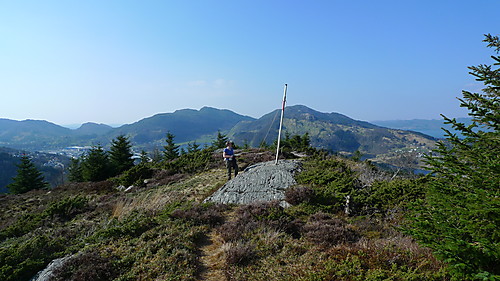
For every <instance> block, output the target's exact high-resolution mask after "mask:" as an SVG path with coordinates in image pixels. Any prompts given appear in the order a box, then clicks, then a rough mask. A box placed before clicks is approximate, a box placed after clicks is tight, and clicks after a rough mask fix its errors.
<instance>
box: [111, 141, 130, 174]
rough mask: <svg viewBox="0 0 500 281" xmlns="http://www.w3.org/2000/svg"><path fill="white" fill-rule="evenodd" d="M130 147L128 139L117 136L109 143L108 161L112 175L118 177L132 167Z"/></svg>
mask: <svg viewBox="0 0 500 281" xmlns="http://www.w3.org/2000/svg"><path fill="white" fill-rule="evenodd" d="M132 156H134V153H132V145H131V144H130V141H129V139H128V137H125V136H124V135H119V136H117V137H116V139H113V140H112V141H111V149H110V151H109V160H110V164H111V168H112V174H113V175H119V174H121V173H123V172H125V171H127V170H129V169H130V168H132V167H133V166H134V159H133V158H132Z"/></svg>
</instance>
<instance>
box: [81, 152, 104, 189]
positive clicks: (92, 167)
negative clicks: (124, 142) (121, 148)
mask: <svg viewBox="0 0 500 281" xmlns="http://www.w3.org/2000/svg"><path fill="white" fill-rule="evenodd" d="M82 175H83V179H84V180H85V181H102V180H106V179H108V178H109V177H110V176H111V169H110V162H109V157H108V154H107V152H106V151H104V149H103V148H102V146H101V145H96V146H92V148H91V149H90V150H89V152H88V153H87V154H86V155H84V157H83V160H82Z"/></svg>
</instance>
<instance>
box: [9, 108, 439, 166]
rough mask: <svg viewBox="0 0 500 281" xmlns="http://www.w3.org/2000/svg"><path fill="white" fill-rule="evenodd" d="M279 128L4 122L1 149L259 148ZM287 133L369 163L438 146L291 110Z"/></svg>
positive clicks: (247, 121) (149, 121)
mask: <svg viewBox="0 0 500 281" xmlns="http://www.w3.org/2000/svg"><path fill="white" fill-rule="evenodd" d="M379 124H382V125H387V126H388V125H390V124H384V123H379ZM278 126H279V110H275V111H273V112H270V113H268V114H266V115H264V116H262V117H261V118H259V119H255V118H252V117H249V116H244V115H240V114H237V113H235V112H232V111H230V110H221V109H216V108H210V107H204V108H202V109H200V110H193V109H182V110H177V111H175V112H173V113H163V114H157V115H154V116H151V117H148V118H145V119H142V120H139V121H137V122H135V123H133V124H127V125H123V126H120V127H118V128H113V127H111V126H108V125H104V124H95V123H86V124H83V125H82V126H81V127H80V128H78V129H68V128H65V127H62V126H59V125H56V124H53V123H49V122H47V121H38V120H25V121H13V120H8V119H0V146H5V147H11V148H16V149H21V150H29V151H48V150H57V149H62V148H64V147H69V146H85V145H95V144H101V145H103V146H105V147H106V146H108V145H109V144H110V141H111V140H112V139H114V138H115V137H116V136H118V135H120V134H124V135H126V136H128V137H129V138H130V141H131V143H132V144H133V146H134V149H136V150H139V149H144V150H146V151H151V150H152V149H154V148H159V149H162V146H163V145H165V136H166V134H167V132H171V133H172V134H174V135H175V141H176V142H177V143H178V144H186V143H187V142H191V141H196V142H197V143H198V144H204V143H211V142H212V141H213V140H214V139H215V138H216V135H217V132H218V131H220V132H222V133H223V134H226V135H227V136H228V137H229V138H231V139H233V140H234V141H235V142H236V143H237V144H240V145H242V144H249V145H250V146H253V147H257V146H259V144H261V143H262V142H265V143H267V144H272V143H273V142H274V140H275V139H276V138H277V135H278ZM387 126H386V127H387ZM283 128H284V131H285V132H286V133H288V134H290V135H294V134H298V135H303V134H305V133H308V134H309V136H310V138H311V142H312V145H313V146H315V147H319V148H324V149H327V150H330V151H333V152H336V153H341V154H346V155H349V154H351V153H353V152H355V151H360V152H361V153H362V154H363V155H365V158H373V159H375V158H377V157H381V155H387V154H391V153H392V154H394V153H395V151H397V150H399V151H403V150H409V149H413V150H415V149H421V150H422V149H423V150H428V149H429V148H431V147H432V146H433V145H434V143H435V141H436V139H435V138H434V137H431V136H428V135H425V134H422V133H418V132H412V131H408V130H401V129H389V128H385V127H381V126H378V125H375V124H371V123H368V122H364V121H358V120H354V119H351V118H349V117H347V116H345V115H342V114H339V113H322V112H318V111H315V110H313V109H311V108H308V107H306V106H303V105H296V106H290V107H287V108H286V110H285V119H284V125H283Z"/></svg>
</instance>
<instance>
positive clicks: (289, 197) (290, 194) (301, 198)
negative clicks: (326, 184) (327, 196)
mask: <svg viewBox="0 0 500 281" xmlns="http://www.w3.org/2000/svg"><path fill="white" fill-rule="evenodd" d="M313 197H314V190H313V189H312V188H310V187H308V186H294V187H291V188H288V189H287V190H286V191H285V201H286V202H288V203H290V204H292V205H298V204H300V203H308V202H310V201H311V199H312V198H313Z"/></svg>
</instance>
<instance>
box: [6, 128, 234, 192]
mask: <svg viewBox="0 0 500 281" xmlns="http://www.w3.org/2000/svg"><path fill="white" fill-rule="evenodd" d="M227 141H228V138H227V136H226V135H224V134H222V133H221V132H220V131H218V133H217V137H216V139H215V140H214V141H213V142H212V144H211V145H210V146H208V147H207V146H205V147H204V148H203V149H202V148H201V147H200V145H199V144H197V143H196V141H193V142H189V143H188V144H187V148H186V149H184V148H180V145H177V144H176V143H175V135H174V134H172V133H171V132H167V134H166V139H165V142H166V144H165V145H164V146H163V149H164V150H163V152H162V153H161V154H160V155H153V157H149V156H148V153H147V152H145V151H144V150H143V151H141V154H140V162H139V163H143V164H144V163H148V162H149V161H154V162H168V161H173V160H175V159H177V158H179V157H180V156H183V155H187V154H194V153H197V152H200V151H202V150H213V149H217V148H223V147H225V146H226V142H227ZM133 156H134V152H133V150H132V144H131V142H130V139H129V137H127V136H125V135H119V136H117V137H116V138H114V139H113V140H111V146H110V149H109V151H106V150H105V149H104V147H103V146H102V145H101V144H97V145H93V146H92V147H91V148H90V150H89V151H87V152H86V153H84V154H83V155H82V156H81V157H78V158H73V159H71V164H70V166H69V168H68V170H69V174H68V180H69V181H70V182H86V181H102V180H106V179H109V178H112V177H115V176H118V175H120V174H122V173H124V172H126V171H128V170H130V169H131V168H133V167H134V166H135V164H134V163H135V159H134V158H133ZM20 160H21V161H20V164H18V165H16V166H17V175H16V176H15V177H14V178H13V182H12V183H11V184H9V185H7V188H8V189H9V192H10V193H13V194H20V193H25V192H28V191H30V190H34V189H43V188H48V187H49V185H48V183H47V182H46V181H45V179H44V177H43V175H42V173H41V172H40V171H39V169H38V168H37V167H36V166H35V164H34V163H33V161H32V160H31V159H30V157H29V156H27V155H23V156H21V159H20Z"/></svg>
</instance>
